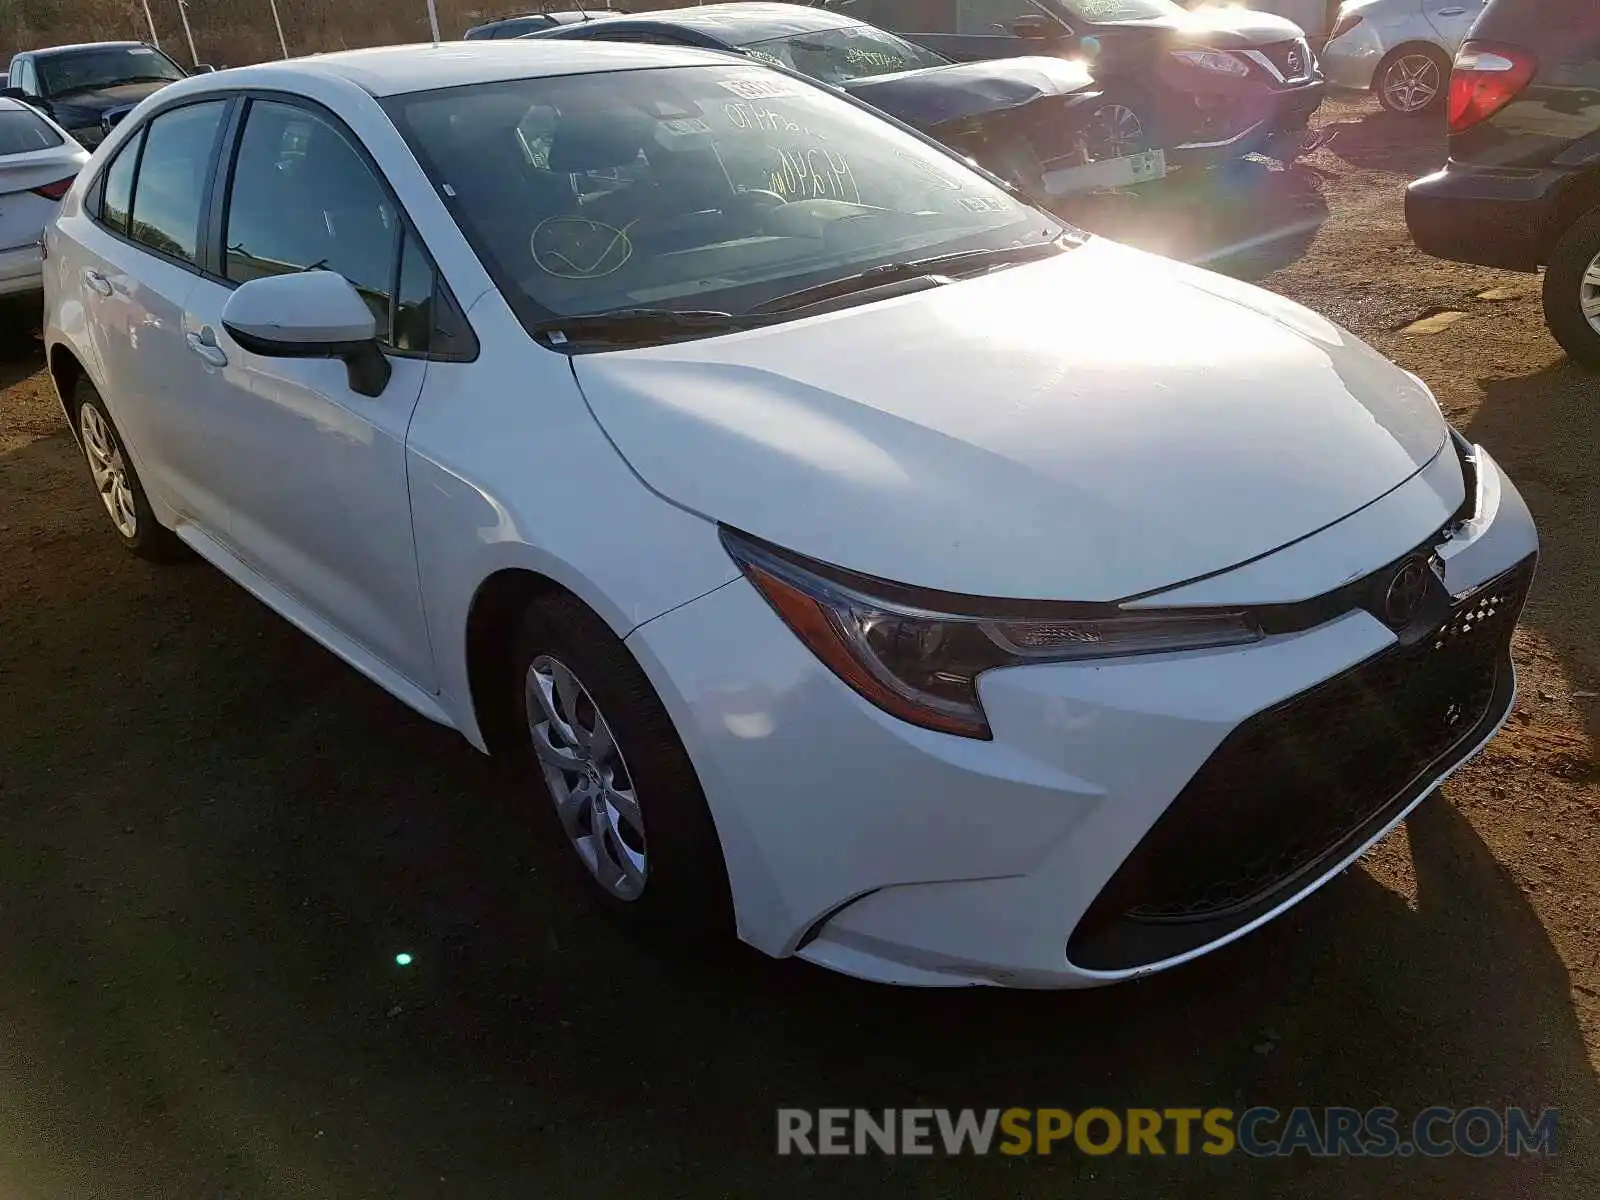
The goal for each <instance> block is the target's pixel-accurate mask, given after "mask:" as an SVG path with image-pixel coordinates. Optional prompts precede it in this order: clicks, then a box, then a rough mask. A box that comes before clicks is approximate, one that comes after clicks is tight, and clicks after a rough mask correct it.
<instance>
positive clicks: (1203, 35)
mask: <svg viewBox="0 0 1600 1200" xmlns="http://www.w3.org/2000/svg"><path fill="white" fill-rule="evenodd" d="M817 2H818V3H820V4H822V5H823V7H826V8H829V9H832V10H834V11H837V12H845V13H849V14H850V15H851V16H853V17H856V18H858V19H860V20H862V21H870V22H871V23H872V24H874V25H877V26H880V27H881V28H884V29H888V30H892V31H894V32H895V33H898V34H901V35H902V36H904V37H906V38H908V39H909V40H911V41H913V42H916V43H918V44H919V45H923V46H928V47H930V48H931V49H934V50H937V51H938V52H939V53H941V54H943V55H945V56H946V57H949V58H953V59H956V60H958V61H970V60H973V59H993V58H1006V57H1009V56H1013V55H1021V54H1027V55H1037V54H1051V55H1057V56H1060V57H1065V58H1082V59H1084V60H1085V61H1087V62H1088V64H1089V66H1090V69H1091V70H1092V71H1093V72H1094V76H1095V80H1096V82H1097V83H1098V84H1099V86H1100V87H1101V89H1102V90H1103V91H1104V93H1105V96H1106V99H1107V103H1108V105H1111V106H1114V107H1111V108H1109V109H1108V114H1107V115H1108V116H1110V117H1114V121H1115V125H1116V128H1117V130H1118V136H1119V139H1120V142H1121V145H1122V146H1124V147H1134V146H1161V147H1164V148H1165V149H1166V151H1167V153H1168V155H1169V156H1172V157H1173V158H1174V159H1175V160H1176V161H1177V162H1189V163H1197V164H1202V165H1204V164H1211V163H1216V162H1224V161H1228V160H1231V159H1234V158H1238V157H1241V156H1243V155H1245V154H1250V153H1254V152H1260V153H1264V154H1268V155H1270V156H1272V157H1275V158H1282V159H1292V158H1294V157H1296V156H1298V154H1299V153H1300V152H1301V150H1302V149H1303V148H1304V147H1305V146H1306V145H1307V127H1308V125H1309V122H1310V120H1311V114H1312V113H1314V112H1315V111H1316V110H1317V107H1318V106H1319V105H1320V104H1321V103H1322V96H1323V91H1324V83H1323V78H1322V73H1321V71H1320V70H1319V68H1318V65H1317V58H1316V55H1315V54H1314V53H1313V52H1312V49H1311V46H1310V43H1309V42H1308V41H1307V40H1306V36H1305V33H1304V32H1303V31H1302V30H1301V29H1300V27H1299V26H1298V25H1296V24H1295V23H1294V22H1293V21H1289V20H1286V19H1285V18H1283V17H1277V16H1272V15H1270V14H1268V13H1260V12H1251V11H1249V10H1247V9H1244V8H1239V7H1235V6H1227V7H1222V6H1205V7H1202V8H1199V9H1196V10H1195V11H1193V12H1191V11H1189V10H1187V9H1185V8H1183V7H1182V6H1180V5H1178V4H1175V3H1173V0H817Z"/></svg>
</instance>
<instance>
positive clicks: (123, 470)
mask: <svg viewBox="0 0 1600 1200" xmlns="http://www.w3.org/2000/svg"><path fill="white" fill-rule="evenodd" d="M72 411H73V414H74V418H73V419H74V423H75V424H76V425H77V427H78V441H79V443H80V445H81V446H82V447H83V456H84V458H85V459H86V460H87V461H88V463H89V477H90V479H92V480H93V481H94V486H95V491H96V492H97V493H98V494H99V496H100V503H101V504H103V505H104V506H105V510H106V515H107V516H108V517H110V518H111V527H112V528H113V529H115V530H116V531H117V536H118V537H119V538H121V539H122V544H123V545H124V546H126V547H127V548H128V549H129V550H131V551H132V552H133V553H134V554H136V555H138V556H139V557H140V558H145V559H150V560H152V561H155V562H171V561H173V560H175V559H180V558H184V557H186V556H187V554H188V548H187V547H186V546H185V545H184V544H183V543H182V542H180V541H179V540H178V538H177V536H176V535H175V534H174V533H173V532H172V531H171V530H170V529H167V528H166V527H165V526H163V525H162V524H161V523H160V522H159V521H157V520H156V516H155V513H154V512H152V511H151V509H150V501H149V499H148V498H146V496H145V494H144V485H143V484H141V483H140V482H139V475H138V472H136V471H135V470H134V469H133V462H132V460H131V459H130V458H129V457H128V452H127V450H126V449H124V448H123V445H122V435H121V434H119V433H118V432H117V427H116V426H115V425H114V424H112V421H111V416H110V414H109V413H107V412H106V405H105V401H104V400H102V399H101V398H100V393H99V392H98V391H97V390H96V389H95V386H94V384H92V383H90V382H89V380H88V379H87V378H84V377H80V378H79V379H78V382H77V384H76V385H75V386H74V387H73V390H72Z"/></svg>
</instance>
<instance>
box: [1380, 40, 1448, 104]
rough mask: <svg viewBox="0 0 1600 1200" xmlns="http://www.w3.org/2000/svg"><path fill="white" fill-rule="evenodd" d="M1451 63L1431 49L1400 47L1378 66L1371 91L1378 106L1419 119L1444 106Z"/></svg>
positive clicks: (1425, 47)
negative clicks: (1376, 95) (1375, 97)
mask: <svg viewBox="0 0 1600 1200" xmlns="http://www.w3.org/2000/svg"><path fill="white" fill-rule="evenodd" d="M1449 89H1450V60H1449V59H1448V58H1446V57H1445V54H1444V51H1442V50H1435V49H1433V48H1432V47H1431V46H1402V47H1400V48H1399V49H1398V50H1395V51H1392V52H1391V53H1390V54H1389V56H1388V57H1387V58H1385V59H1384V60H1383V61H1382V62H1381V63H1379V64H1378V70H1377V72H1376V73H1375V74H1374V75H1373V85H1372V90H1373V91H1375V92H1376V93H1377V94H1378V103H1380V104H1382V105H1383V107H1384V108H1386V109H1388V110H1389V111H1390V112H1392V113H1397V114H1399V115H1400V116H1402V117H1419V116H1421V115H1423V114H1424V113H1431V112H1437V111H1438V110H1439V109H1440V108H1442V107H1443V106H1444V102H1445V99H1446V97H1447V96H1448V95H1449Z"/></svg>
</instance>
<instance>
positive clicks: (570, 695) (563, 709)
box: [523, 654, 650, 900]
mask: <svg viewBox="0 0 1600 1200" xmlns="http://www.w3.org/2000/svg"><path fill="white" fill-rule="evenodd" d="M523 687H524V691H525V694H526V710H527V714H528V732H529V734H530V735H531V736H532V738H533V748H534V753H535V754H537V755H538V758H539V766H540V768H541V769H542V770H543V772H544V779H545V784H546V786H547V787H548V788H549V789H550V798H551V799H552V800H553V801H554V802H555V806H556V813H557V815H558V816H559V817H560V818H561V827H562V828H563V829H564V830H565V831H566V834H567V837H568V839H569V840H570V841H571V842H572V846H573V849H575V850H576V851H577V852H578V857H579V858H580V859H582V860H583V865H584V866H585V867H587V868H588V870H589V873H590V874H591V875H593V876H594V878H595V882H596V883H598V884H599V885H600V886H601V887H603V888H604V889H605V890H606V891H607V892H608V893H610V894H611V895H612V896H614V897H615V898H616V899H618V900H637V899H638V898H639V897H640V896H641V895H642V894H643V892H644V886H645V882H646V880H647V879H648V878H649V873H650V867H649V859H648V856H647V854H646V848H645V836H644V818H643V815H642V814H641V813H640V811H639V798H638V795H637V794H636V792H635V791H634V783H633V776H632V775H631V774H630V773H629V771H628V765H627V763H626V762H625V761H624V759H623V757H622V750H621V749H620V748H619V747H618V745H617V742H616V738H615V737H614V736H613V735H612V732H611V725H610V724H609V722H607V720H606V718H605V716H604V714H603V713H601V711H600V708H599V706H598V705H596V704H595V702H594V697H593V696H592V695H591V694H590V692H589V689H588V688H587V687H585V686H584V684H583V682H582V681H581V680H580V679H579V678H578V676H577V675H576V674H575V673H574V672H573V670H572V668H570V667H568V666H567V665H566V664H565V663H563V662H562V661H561V660H560V659H558V658H556V657H554V656H553V655H549V654H541V655H539V656H538V657H537V658H535V659H534V660H533V662H532V663H531V664H529V666H528V674H527V677H526V679H525V680H524V683H523Z"/></svg>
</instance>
